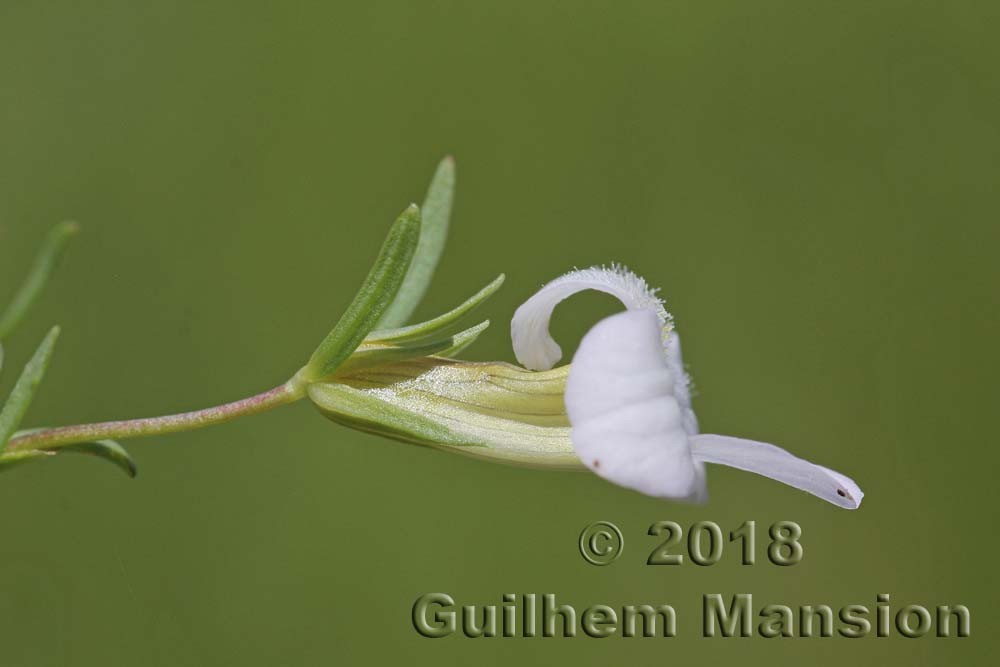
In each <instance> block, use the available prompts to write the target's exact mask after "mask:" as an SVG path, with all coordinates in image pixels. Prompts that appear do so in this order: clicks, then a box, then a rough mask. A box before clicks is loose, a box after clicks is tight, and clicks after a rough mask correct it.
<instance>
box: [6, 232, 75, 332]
mask: <svg viewBox="0 0 1000 667" xmlns="http://www.w3.org/2000/svg"><path fill="white" fill-rule="evenodd" d="M79 229H80V226H79V225H77V224H76V223H75V222H63V223H61V224H58V225H56V226H55V227H53V228H52V230H51V231H50V232H49V233H48V236H46V237H45V242H44V243H43V244H42V248H41V250H40V251H39V252H38V255H37V256H36V257H35V263H34V265H33V266H32V267H31V271H30V272H29V273H28V277H27V278H26V279H25V281H24V284H22V285H21V289H19V290H18V291H17V293H16V294H15V295H14V298H13V299H12V300H11V302H10V305H8V306H7V309H6V310H5V311H4V313H3V315H2V316H0V340H3V339H4V338H6V337H7V336H8V334H10V332H11V331H13V330H14V329H15V328H16V327H17V325H18V324H20V323H21V320H22V319H24V316H25V314H26V313H27V312H28V309H29V308H31V305H32V304H33V303H35V301H37V300H38V297H39V295H41V293H42V290H43V289H44V288H45V284H46V283H47V282H48V280H49V277H50V276H51V275H52V272H53V271H54V270H55V268H56V264H57V263H58V261H59V257H60V255H62V249H63V248H64V247H65V245H66V241H68V240H69V238H70V237H71V236H73V235H75V234H76V233H77V232H78V231H79Z"/></svg>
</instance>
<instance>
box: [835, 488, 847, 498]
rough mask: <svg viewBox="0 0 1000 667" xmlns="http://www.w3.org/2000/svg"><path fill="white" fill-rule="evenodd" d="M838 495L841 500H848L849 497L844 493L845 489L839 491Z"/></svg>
mask: <svg viewBox="0 0 1000 667" xmlns="http://www.w3.org/2000/svg"><path fill="white" fill-rule="evenodd" d="M837 495H838V496H840V497H841V498H846V497H847V494H846V493H844V490H843V489H837Z"/></svg>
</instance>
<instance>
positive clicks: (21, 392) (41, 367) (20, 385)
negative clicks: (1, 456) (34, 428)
mask: <svg viewBox="0 0 1000 667" xmlns="http://www.w3.org/2000/svg"><path fill="white" fill-rule="evenodd" d="M58 338H59V327H52V329H51V330H50V331H49V333H48V335H47V336H45V339H44V340H43V341H42V343H41V345H39V346H38V349H37V350H35V354H34V356H32V357H31V359H30V360H29V361H28V363H27V364H26V365H25V366H24V370H23V371H21V377H19V378H18V379H17V384H15V385H14V390H13V391H11V393H10V397H9V398H8V399H7V403H6V405H4V406H3V410H2V411H0V452H2V451H3V450H4V448H5V447H6V446H7V441H8V440H10V436H11V435H13V433H14V431H16V430H17V427H18V426H20V425H21V420H22V419H23V418H24V413H26V412H27V411H28V407H29V406H30V405H31V401H32V399H33V398H34V397H35V392H36V391H37V390H38V385H39V384H41V382H42V378H43V377H44V376H45V369H47V368H48V366H49V359H51V358H52V350H53V349H54V348H55V344H56V339H58Z"/></svg>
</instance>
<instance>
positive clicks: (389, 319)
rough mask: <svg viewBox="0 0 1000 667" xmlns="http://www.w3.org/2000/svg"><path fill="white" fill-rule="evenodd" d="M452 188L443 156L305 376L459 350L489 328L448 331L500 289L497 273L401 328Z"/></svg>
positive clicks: (422, 280)
mask: <svg viewBox="0 0 1000 667" xmlns="http://www.w3.org/2000/svg"><path fill="white" fill-rule="evenodd" d="M454 189H455V165H454V161H453V160H452V159H451V158H445V159H444V160H443V161H442V162H441V164H440V165H438V168H437V171H436V172H435V174H434V178H433V179H432V181H431V185H430V187H429V189H428V191H427V196H426V198H425V200H424V206H423V209H422V210H421V209H419V208H418V207H417V206H416V205H411V206H410V207H408V208H407V209H406V210H405V211H403V213H402V214H401V215H400V216H399V218H398V219H397V220H396V222H395V223H394V224H393V225H392V227H391V228H390V230H389V234H388V236H387V237H386V240H385V242H384V243H383V245H382V250H381V251H380V252H379V255H378V257H377V258H376V260H375V264H374V265H373V266H372V268H371V270H370V271H369V273H368V276H367V277H366V278H365V281H364V282H363V283H362V285H361V289H359V290H358V293H357V294H356V295H355V297H354V300H353V301H352V302H351V304H350V305H349V306H348V308H347V310H346V311H345V312H344V314H343V315H342V316H341V318H340V320H339V321H338V322H337V324H336V325H335V326H334V327H333V330H331V331H330V333H329V334H328V335H327V337H326V338H325V339H324V340H323V342H322V343H320V345H319V347H317V348H316V351H315V352H313V354H312V357H311V358H310V359H309V363H308V364H307V365H306V367H305V369H304V371H303V377H304V379H305V380H306V381H307V382H310V383H311V382H316V381H319V380H321V379H324V378H329V377H331V376H332V375H333V374H334V373H338V374H342V373H345V372H351V371H355V370H358V369H361V368H368V367H372V366H377V365H381V364H386V363H395V362H399V361H403V360H405V359H410V358H414V357H423V356H429V355H439V356H450V355H453V354H457V353H458V352H460V351H461V350H463V349H465V347H467V346H468V345H470V344H471V343H472V342H473V341H474V340H475V339H476V337H477V336H478V335H479V334H480V333H482V331H483V330H485V329H486V327H487V326H489V322H488V321H486V322H482V323H480V324H478V325H476V326H474V327H471V328H469V329H466V330H464V331H459V332H457V333H449V332H450V330H451V329H452V328H454V326H455V325H456V324H457V323H458V321H459V320H460V319H461V318H462V317H464V316H465V315H467V314H468V313H469V312H471V311H472V310H473V309H475V308H476V307H477V306H479V305H480V304H481V303H482V302H483V301H485V300H486V299H487V298H489V297H490V296H491V295H492V294H493V293H494V292H496V290H497V289H499V287H500V285H501V284H502V283H503V276H502V275H501V276H499V277H498V278H497V279H495V280H494V281H493V282H492V283H490V284H489V285H487V286H486V287H484V288H483V289H482V290H480V291H479V292H478V293H476V294H475V295H473V296H472V297H471V298H469V299H468V300H467V301H465V302H464V303H462V304H461V305H459V306H458V307H457V308H455V309H453V310H452V311H450V312H448V313H445V314H444V315H441V316H439V317H436V318H434V319H432V320H428V321H426V322H423V323H420V324H416V325H412V326H408V327H401V325H402V324H404V323H405V322H406V321H407V320H408V319H409V318H410V316H411V315H412V314H413V311H414V310H415V309H416V307H417V305H418V304H419V303H420V300H421V299H422V298H423V296H424V295H425V294H426V292H427V288H428V287H429V286H430V282H431V279H432V278H433V275H434V270H435V268H436V267H437V263H438V261H439V260H440V258H441V254H442V252H443V250H444V245H445V240H446V237H447V232H448V224H449V219H450V216H451V208H452V201H453V199H454ZM379 327H381V329H379V330H376V329H377V328H379Z"/></svg>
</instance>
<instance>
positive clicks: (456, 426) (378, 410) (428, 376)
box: [308, 357, 580, 469]
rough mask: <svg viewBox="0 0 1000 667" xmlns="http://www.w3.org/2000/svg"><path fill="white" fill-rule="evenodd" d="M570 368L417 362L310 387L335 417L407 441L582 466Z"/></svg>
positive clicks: (521, 461) (546, 463) (539, 463)
mask: <svg viewBox="0 0 1000 667" xmlns="http://www.w3.org/2000/svg"><path fill="white" fill-rule="evenodd" d="M567 372H568V367H566V366H563V367H561V368H557V369H554V370H551V371H545V372H540V373H539V372H532V371H527V370H524V369H522V368H518V367H517V366H512V365H510V364H506V363H502V362H488V363H477V362H463V361H455V360H452V359H444V358H441V357H426V358H419V359H411V360H408V361H405V362H401V363H396V364H387V365H383V366H379V367H377V368H371V369H365V370H360V371H357V372H355V373H349V374H346V375H343V376H340V377H338V378H337V381H336V382H318V383H314V384H312V385H310V386H309V389H308V394H309V398H310V400H312V402H313V403H314V404H315V405H316V406H317V407H318V408H319V409H320V411H321V412H322V413H323V414H324V415H325V416H326V417H328V418H329V419H331V420H333V421H335V422H337V423H340V424H343V425H345V426H350V427H352V428H356V429H360V430H363V431H369V432H372V433H377V434H379V435H383V436H385V437H389V438H393V439H395V440H402V441H404V442H412V443H416V444H421V445H427V446H432V447H438V448H444V449H449V450H451V451H456V452H459V453H463V454H467V455H470V456H475V457H479V458H486V459H492V460H496V461H503V462H507V463H515V464H520V465H527V466H536V467H555V468H563V469H566V468H570V469H576V468H580V463H579V460H578V459H577V457H576V455H575V454H574V453H573V446H572V444H571V442H570V438H569V432H570V428H569V421H568V419H567V417H566V410H565V407H564V405H563V392H564V390H565V386H566V375H567Z"/></svg>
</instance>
